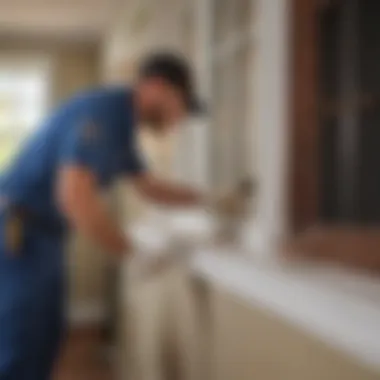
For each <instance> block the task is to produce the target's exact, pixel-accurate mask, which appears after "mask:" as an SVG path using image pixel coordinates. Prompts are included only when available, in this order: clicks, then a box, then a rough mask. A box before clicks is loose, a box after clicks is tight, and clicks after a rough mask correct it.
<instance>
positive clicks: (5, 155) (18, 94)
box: [0, 65, 47, 170]
mask: <svg viewBox="0 0 380 380" xmlns="http://www.w3.org/2000/svg"><path fill="white" fill-rule="evenodd" d="M46 79H47V78H46V71H45V69H41V70H36V69H33V68H32V69H28V67H22V68H14V67H12V66H11V65H3V66H0V170H2V169H3V168H4V166H5V165H6V164H7V163H8V162H9V160H10V159H11V157H12V156H13V153H14V152H15V150H16V147H17V146H18V145H19V144H20V142H21V141H22V140H23V139H24V138H25V137H26V136H27V135H28V134H29V133H30V131H31V130H33V129H34V128H35V127H36V126H37V124H38V122H39V121H40V119H41V118H42V116H43V113H44V112H45V106H46V94H47V80H46Z"/></svg>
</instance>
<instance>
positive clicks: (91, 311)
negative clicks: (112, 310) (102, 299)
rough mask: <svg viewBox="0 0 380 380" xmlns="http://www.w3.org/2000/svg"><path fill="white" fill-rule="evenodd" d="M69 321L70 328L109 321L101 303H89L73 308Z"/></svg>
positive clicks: (70, 311)
mask: <svg viewBox="0 0 380 380" xmlns="http://www.w3.org/2000/svg"><path fill="white" fill-rule="evenodd" d="M68 319H69V325H70V326H82V325H94V324H102V323H104V322H105V321H106V319H107V312H106V308H105V306H104V305H102V304H101V303H97V302H93V303H91V302H89V303H87V304H86V303H84V304H81V305H74V306H72V307H71V310H69V315H68Z"/></svg>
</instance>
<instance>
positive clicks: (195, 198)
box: [133, 174, 204, 206]
mask: <svg viewBox="0 0 380 380" xmlns="http://www.w3.org/2000/svg"><path fill="white" fill-rule="evenodd" d="M133 184H134V186H135V187H136V189H137V191H138V192H139V193H140V194H141V195H143V196H144V197H145V198H147V199H148V200H150V201H152V202H155V203H159V204H163V205H167V206H200V205H202V203H203V199H204V198H203V196H202V195H201V194H200V193H199V192H197V191H195V190H193V189H189V188H188V187H186V186H181V185H176V184H171V183H168V182H165V181H161V180H159V179H157V178H155V177H153V176H151V175H149V174H143V175H141V176H138V177H135V178H134V180H133Z"/></svg>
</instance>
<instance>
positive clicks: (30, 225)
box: [0, 197, 66, 256]
mask: <svg viewBox="0 0 380 380" xmlns="http://www.w3.org/2000/svg"><path fill="white" fill-rule="evenodd" d="M0 214H1V215H2V219H3V229H4V234H3V236H4V240H5V246H6V247H7V250H8V251H9V253H11V254H12V256H17V255H18V254H19V253H20V252H21V250H22V247H23V245H24V241H25V236H26V233H29V232H30V231H36V232H37V231H38V232H40V233H43V234H46V235H47V236H52V237H57V238H62V237H63V236H64V233H65V231H66V228H65V227H64V224H63V223H61V222H59V221H56V220H53V218H49V217H46V216H43V215H41V214H39V213H37V212H35V211H34V210H31V209H30V208H28V207H26V206H23V205H20V204H16V203H12V202H10V201H8V200H6V199H4V198H2V197H0Z"/></svg>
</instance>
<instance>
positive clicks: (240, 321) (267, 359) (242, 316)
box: [211, 289, 380, 380]
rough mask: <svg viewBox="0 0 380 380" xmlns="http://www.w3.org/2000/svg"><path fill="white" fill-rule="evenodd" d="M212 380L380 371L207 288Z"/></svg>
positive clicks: (334, 379) (335, 378) (344, 378)
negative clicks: (210, 291)
mask: <svg viewBox="0 0 380 380" xmlns="http://www.w3.org/2000/svg"><path fill="white" fill-rule="evenodd" d="M211 302H212V315H213V316H214V318H213V322H214V323H213V325H212V326H213V332H212V336H213V337H214V339H213V344H212V347H213V355H212V356H211V358H212V363H213V376H212V379H214V380H234V379H239V380H252V379H265V380H321V379H324V380H375V379H377V380H378V379H380V373H379V372H377V373H376V372H375V371H373V370H371V369H369V368H368V367H366V366H365V365H362V364H361V363H359V362H356V361H355V360H354V359H352V358H350V357H348V356H346V355H345V354H343V353H341V352H340V351H336V350H335V349H332V348H331V347H330V346H327V345H325V344H324V343H322V342H321V341H319V340H318V339H316V338H314V337H312V336H309V335H308V334H306V333H304V332H302V331H301V330H299V329H298V328H296V327H294V326H293V325H291V324H289V323H288V322H286V321H284V320H282V318H279V317H277V316H276V315H273V314H272V313H271V312H269V311H267V310H262V309H260V308H256V307H254V306H253V305H252V304H248V303H246V301H244V300H242V299H239V298H238V297H236V296H232V295H229V294H228V293H226V292H223V291H221V290H218V289H214V290H212V293H211Z"/></svg>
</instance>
